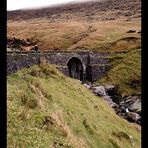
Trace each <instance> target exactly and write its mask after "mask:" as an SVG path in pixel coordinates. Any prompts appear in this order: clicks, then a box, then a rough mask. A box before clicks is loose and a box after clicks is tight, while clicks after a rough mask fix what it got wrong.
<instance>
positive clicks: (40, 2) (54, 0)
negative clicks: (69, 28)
mask: <svg viewBox="0 0 148 148" xmlns="http://www.w3.org/2000/svg"><path fill="white" fill-rule="evenodd" d="M74 1H75V2H77V1H88V0H7V10H18V9H26V8H38V7H45V6H51V5H55V4H62V3H67V2H74Z"/></svg>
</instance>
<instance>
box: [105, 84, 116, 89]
mask: <svg viewBox="0 0 148 148" xmlns="http://www.w3.org/2000/svg"><path fill="white" fill-rule="evenodd" d="M114 88H115V86H114V85H109V84H108V85H106V86H105V90H106V91H111V90H113V89H114Z"/></svg>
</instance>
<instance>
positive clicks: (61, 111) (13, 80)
mask: <svg viewBox="0 0 148 148" xmlns="http://www.w3.org/2000/svg"><path fill="white" fill-rule="evenodd" d="M7 87H8V88H7V89H8V90H7V127H8V129H7V138H8V147H32V148H33V147H34V148H36V147H42V148H46V147H50V148H59V147H60V148H62V147H63V148H83V147H84V148H113V147H114V148H125V147H126V148H131V147H133V145H134V148H140V147H141V146H140V143H141V135H140V126H138V125H136V124H133V123H129V122H127V121H126V120H124V119H122V118H120V117H119V116H117V115H116V114H115V112H114V111H113V109H112V108H111V107H110V106H109V105H108V104H107V103H106V102H104V100H103V99H102V98H99V97H96V96H94V95H93V94H92V93H91V92H90V91H89V90H87V89H86V88H85V87H84V86H83V85H81V84H80V82H79V81H78V80H74V79H71V78H69V77H66V76H64V75H63V74H61V73H60V72H59V71H58V70H56V69H55V68H54V67H53V66H51V65H40V66H33V67H31V68H30V69H23V70H21V71H18V72H17V73H15V74H12V75H10V76H8V79H7ZM129 135H131V136H132V137H133V138H134V143H132V141H131V139H130V137H129Z"/></svg>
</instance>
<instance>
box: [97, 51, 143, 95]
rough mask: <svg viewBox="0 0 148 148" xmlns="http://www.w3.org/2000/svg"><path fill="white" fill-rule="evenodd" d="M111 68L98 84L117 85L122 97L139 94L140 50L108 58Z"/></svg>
mask: <svg viewBox="0 0 148 148" xmlns="http://www.w3.org/2000/svg"><path fill="white" fill-rule="evenodd" d="M110 61H111V63H112V64H113V68H112V69H111V70H110V71H109V72H108V73H107V75H106V76H104V77H103V78H101V79H100V80H99V81H98V82H99V83H101V84H107V83H108V82H109V83H110V84H114V85H117V86H118V88H119V93H120V94H124V95H140V94H141V49H135V50H132V51H131V52H129V53H127V54H117V55H115V56H112V57H110Z"/></svg>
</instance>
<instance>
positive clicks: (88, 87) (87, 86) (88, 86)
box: [83, 84, 91, 89]
mask: <svg viewBox="0 0 148 148" xmlns="http://www.w3.org/2000/svg"><path fill="white" fill-rule="evenodd" d="M83 85H84V86H85V87H86V88H87V89H90V88H91V87H90V85H88V84H83Z"/></svg>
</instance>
